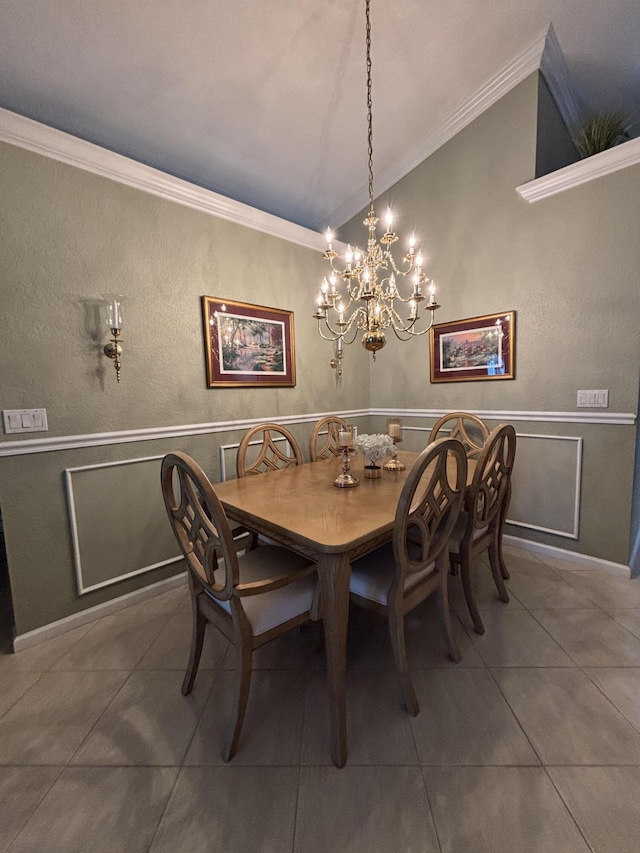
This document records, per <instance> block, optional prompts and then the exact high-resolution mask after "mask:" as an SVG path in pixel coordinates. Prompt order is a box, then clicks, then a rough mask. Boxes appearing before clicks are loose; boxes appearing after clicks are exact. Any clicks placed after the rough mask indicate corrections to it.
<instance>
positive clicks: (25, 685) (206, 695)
mask: <svg viewBox="0 0 640 853" xmlns="http://www.w3.org/2000/svg"><path fill="white" fill-rule="evenodd" d="M506 550H507V561H508V565H509V567H510V569H511V579H510V580H509V582H508V588H509V591H510V594H511V602H510V603H509V604H508V605H505V604H503V603H502V602H500V601H499V600H498V599H497V597H496V595H495V591H494V588H493V586H492V580H491V577H490V572H489V570H488V568H487V567H486V565H484V564H482V563H479V564H478V566H477V572H476V579H477V594H478V598H479V603H480V607H481V609H482V616H483V619H484V622H485V625H486V629H487V630H486V634H485V635H484V636H482V637H480V636H478V635H476V634H475V633H474V631H473V629H472V627H471V624H470V620H469V618H468V615H467V613H466V608H465V605H464V598H463V596H462V594H461V589H460V586H459V579H458V578H452V579H451V580H452V583H451V601H452V606H453V607H454V609H455V611H456V629H457V633H458V640H459V644H460V650H461V652H462V655H463V659H462V662H461V663H460V664H459V665H455V664H453V663H452V662H451V661H450V660H449V659H448V658H447V657H446V656H445V651H444V643H443V640H442V637H441V634H440V630H439V625H438V622H437V613H436V610H435V608H434V605H433V603H431V602H427V603H425V604H424V605H422V606H421V607H420V608H418V609H417V610H416V611H414V613H413V614H411V615H410V616H409V617H408V618H407V643H408V648H409V657H410V662H411V666H412V669H413V676H414V680H415V687H416V692H417V694H418V698H419V701H420V704H421V713H420V715H419V716H418V717H416V718H412V717H410V716H409V715H408V714H407V713H406V712H405V711H404V709H403V707H402V705H401V701H400V697H399V690H398V688H397V685H396V681H395V674H394V671H393V668H392V661H391V654H390V649H389V644H388V638H387V635H386V627H385V623H383V622H382V621H379V620H377V619H376V618H375V617H373V616H370V615H368V614H364V613H362V612H357V611H354V612H353V613H352V617H351V622H350V638H349V669H348V683H347V687H348V729H349V761H348V764H347V766H346V767H345V768H344V769H342V770H337V769H336V768H335V767H333V765H332V764H331V761H330V758H329V745H328V719H327V714H328V712H327V705H326V698H325V695H326V694H325V680H324V672H323V656H322V653H313V652H312V651H311V650H310V644H309V635H308V633H305V632H303V631H299V632H296V633H294V634H292V635H290V636H289V637H287V638H282V639H281V640H278V641H276V642H275V643H273V644H271V645H270V646H267V647H265V648H264V649H262V650H260V651H259V652H258V653H256V655H255V659H254V663H255V673H254V678H253V684H252V692H251V697H250V705H249V711H248V714H247V719H246V722H245V728H244V732H243V738H242V741H241V745H240V749H239V751H238V754H237V756H236V758H235V759H234V761H233V762H232V763H231V764H230V765H225V764H224V763H223V762H222V761H221V759H220V749H221V743H222V735H223V731H224V727H225V724H226V720H227V718H228V713H229V702H230V696H231V685H232V673H231V671H230V670H231V669H232V668H233V658H232V656H231V654H230V653H229V650H228V647H227V643H226V641H225V640H223V639H221V638H220V636H219V635H217V634H216V633H215V632H214V631H210V634H209V636H208V639H207V646H206V653H205V655H204V657H203V661H202V666H201V670H200V674H199V677H198V679H197V682H196V688H195V690H194V692H193V694H192V695H191V696H189V697H188V698H183V697H182V696H181V694H180V682H181V679H182V672H183V667H184V665H185V661H186V657H187V649H188V645H189V639H190V615H189V604H188V600H187V596H186V588H184V589H183V588H180V589H177V590H174V591H172V592H169V593H165V594H163V595H161V596H158V597H157V598H155V599H153V600H151V601H147V602H144V603H142V604H138V605H135V606H132V607H130V608H128V609H126V610H123V611H121V612H120V613H118V614H116V615H111V616H106V617H104V618H103V619H100V620H99V621H97V622H94V623H92V624H91V625H87V626H83V627H81V628H78V629H76V630H73V631H70V632H69V633H67V634H65V635H63V636H61V637H58V638H56V639H54V640H51V641H49V642H47V643H44V644H42V645H40V646H36V647H33V648H31V649H28V650H25V651H24V652H21V653H19V654H15V655H9V654H2V655H0V851H11V853H33V851H45V853H75V851H77V853H100V851H105V853H115V851H122V853H137V851H151V853H181V851H185V853H199V852H200V851H203V853H204V851H216V853H217V851H220V853H235V851H238V853H266V852H267V851H269V853H285V851H286V853H289V851H291V853H316V851H318V853H334V851H335V853H359V851H366V853H387V851H393V853H414V852H415V853H432V851H433V853H436V851H441V853H466V851H473V853H483V852H484V851H486V853H503V851H504V853H529V851H531V853H534V851H535V853H573V851H576V853H577V851H589V850H591V851H596V853H632V852H633V853H636V851H637V850H638V849H640V829H639V827H640V581H637V582H636V581H630V580H628V579H625V578H624V577H622V576H618V575H613V574H609V573H607V572H605V571H594V570H592V569H588V570H581V569H579V568H578V567H576V565H574V564H569V563H563V562H561V561H558V560H545V559H543V558H538V557H537V556H535V555H533V554H531V553H528V552H525V551H520V550H517V549H514V548H507V549H506Z"/></svg>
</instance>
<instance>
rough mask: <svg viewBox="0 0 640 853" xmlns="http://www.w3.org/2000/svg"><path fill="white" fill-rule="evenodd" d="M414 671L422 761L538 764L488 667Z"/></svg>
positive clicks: (416, 731)
mask: <svg viewBox="0 0 640 853" xmlns="http://www.w3.org/2000/svg"><path fill="white" fill-rule="evenodd" d="M413 676H414V686H415V689H416V694H417V696H418V702H419V703H420V713H419V714H418V716H417V717H411V718H410V720H411V728H412V730H413V735H414V738H415V742H416V747H417V749H418V756H419V759H420V763H421V764H539V761H538V758H537V756H536V754H535V753H534V751H533V749H532V748H531V746H530V744H529V742H528V741H527V738H526V737H525V735H524V734H523V732H522V729H521V728H520V726H519V725H518V722H517V720H516V719H515V717H514V716H513V714H512V713H511V710H510V709H509V706H508V705H507V703H506V702H505V700H504V698H503V697H502V695H501V693H500V691H499V690H498V688H497V687H496V685H495V683H494V681H493V679H492V678H491V676H490V675H489V673H488V672H487V671H486V670H484V669H459V670H440V669H433V670H418V671H416V672H415V673H413Z"/></svg>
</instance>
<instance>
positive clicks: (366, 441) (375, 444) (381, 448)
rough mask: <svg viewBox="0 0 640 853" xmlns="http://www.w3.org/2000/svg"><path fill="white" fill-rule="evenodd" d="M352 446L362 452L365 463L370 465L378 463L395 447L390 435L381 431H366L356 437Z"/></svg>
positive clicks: (389, 454)
mask: <svg viewBox="0 0 640 853" xmlns="http://www.w3.org/2000/svg"><path fill="white" fill-rule="evenodd" d="M354 446H355V449H356V451H357V452H358V453H364V455H365V457H366V460H367V463H368V464H371V465H379V464H380V463H381V462H382V460H383V459H386V458H387V456H391V454H392V453H393V451H394V447H395V445H394V443H393V439H392V438H391V436H389V435H386V434H383V433H373V434H372V435H367V433H366V432H365V433H362V435H359V436H358V437H357V438H356V440H355V441H354Z"/></svg>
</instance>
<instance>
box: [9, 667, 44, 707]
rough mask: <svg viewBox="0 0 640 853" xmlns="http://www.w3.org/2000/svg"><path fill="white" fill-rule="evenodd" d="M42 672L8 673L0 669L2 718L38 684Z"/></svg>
mask: <svg viewBox="0 0 640 853" xmlns="http://www.w3.org/2000/svg"><path fill="white" fill-rule="evenodd" d="M41 675H42V673H40V672H6V671H5V670H3V669H0V717H2V715H3V714H5V713H6V712H7V711H8V710H9V708H11V706H12V705H15V703H16V702H17V701H18V699H20V697H21V696H24V694H25V693H26V692H27V690H28V689H29V688H30V687H33V685H34V684H35V683H36V681H37V680H38V679H39V678H40V676H41Z"/></svg>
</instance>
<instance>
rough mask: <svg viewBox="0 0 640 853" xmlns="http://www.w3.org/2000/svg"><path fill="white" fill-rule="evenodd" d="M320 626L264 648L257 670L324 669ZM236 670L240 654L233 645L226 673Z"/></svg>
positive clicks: (259, 652) (255, 662)
mask: <svg viewBox="0 0 640 853" xmlns="http://www.w3.org/2000/svg"><path fill="white" fill-rule="evenodd" d="M320 630H321V629H320V628H319V627H318V626H317V625H303V626H302V627H301V628H297V629H296V630H294V631H289V632H288V633H287V634H283V635H282V636H281V637H277V638H276V639H275V640H271V642H269V643H267V644H266V645H264V646H261V647H260V648H259V649H256V650H255V652H254V653H253V668H254V670H255V669H304V670H307V669H324V667H325V657H324V646H323V645H322V643H321V642H320V646H319V647H318V648H317V650H315V649H314V644H315V645H317V636H318V635H317V633H316V632H318V631H320ZM235 667H236V650H235V648H234V646H233V645H229V648H228V650H227V654H226V656H225V659H224V668H225V669H229V670H231V669H234V670H235Z"/></svg>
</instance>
